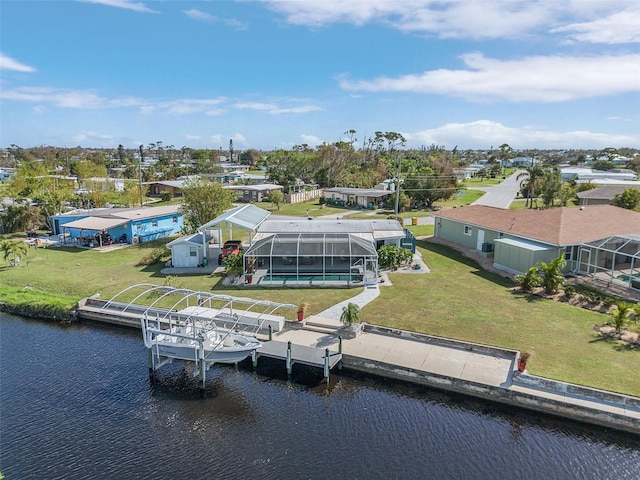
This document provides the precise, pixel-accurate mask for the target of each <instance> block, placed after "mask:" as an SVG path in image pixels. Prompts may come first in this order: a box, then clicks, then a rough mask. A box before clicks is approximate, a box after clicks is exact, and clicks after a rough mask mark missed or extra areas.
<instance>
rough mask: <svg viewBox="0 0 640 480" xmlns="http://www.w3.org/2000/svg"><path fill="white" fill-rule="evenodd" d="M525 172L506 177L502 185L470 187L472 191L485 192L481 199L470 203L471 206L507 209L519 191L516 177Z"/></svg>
mask: <svg viewBox="0 0 640 480" xmlns="http://www.w3.org/2000/svg"><path fill="white" fill-rule="evenodd" d="M524 171H525V170H518V171H516V172H515V173H514V174H512V175H510V176H508V177H507V178H506V179H505V180H504V181H503V182H502V183H500V184H498V185H494V186H490V187H472V188H473V190H482V191H483V192H486V193H485V194H484V195H483V196H482V197H480V198H479V199H478V200H476V201H475V202H473V203H472V205H486V206H487V207H496V208H504V209H507V208H509V205H511V201H512V200H513V199H514V198H515V196H516V193H518V191H519V190H520V181H519V180H518V175H520V174H521V173H522V172H524Z"/></svg>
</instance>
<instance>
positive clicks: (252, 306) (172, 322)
mask: <svg viewBox="0 0 640 480" xmlns="http://www.w3.org/2000/svg"><path fill="white" fill-rule="evenodd" d="M136 289H142V293H139V294H138V295H136V296H135V297H134V298H133V300H131V301H129V302H120V301H118V298H119V297H121V296H122V295H123V294H125V293H126V292H130V291H132V290H136ZM158 293H159V294H160V295H159V296H158V297H157V298H156V299H155V300H154V301H153V302H151V304H150V305H148V306H147V308H146V309H145V310H144V312H143V314H142V316H141V317H140V323H141V327H142V332H143V336H144V341H145V346H146V347H147V352H148V357H149V358H148V360H149V375H150V376H151V377H153V374H154V372H155V371H156V370H157V369H159V368H160V367H162V366H164V365H166V364H167V363H172V362H173V360H175V359H176V358H174V357H171V356H166V355H160V354H159V352H158V351H157V350H156V352H155V353H154V351H153V348H152V343H151V339H150V335H149V333H150V332H151V333H154V332H160V331H163V332H169V331H171V329H172V328H173V327H176V326H184V325H186V324H188V323H191V324H192V326H193V332H194V334H193V336H186V335H180V334H173V333H172V334H171V335H173V336H181V337H184V338H188V339H189V340H192V341H195V342H197V343H198V345H199V346H198V348H195V349H194V358H193V362H194V363H195V366H196V368H195V369H194V376H195V375H196V373H197V375H198V377H199V384H200V388H201V389H204V386H205V381H206V371H207V370H208V369H209V367H210V366H211V365H212V364H213V363H214V362H210V361H207V360H206V358H205V357H204V352H205V349H204V340H202V339H200V338H198V336H197V333H196V332H197V331H198V329H200V330H205V329H216V330H218V331H221V332H226V333H223V338H222V340H221V341H223V340H224V339H225V338H226V337H227V336H228V335H230V334H231V333H237V334H241V335H245V336H250V337H255V335H256V334H257V333H258V332H259V331H260V330H261V329H262V327H263V324H264V322H265V321H266V315H273V314H274V312H276V311H277V310H278V309H280V308H296V306H295V305H292V304H287V303H278V302H272V301H270V300H255V299H251V298H246V297H233V296H230V295H219V294H212V293H209V292H201V291H196V290H191V289H187V288H174V287H169V286H160V285H154V284H146V283H144V284H136V285H132V286H130V287H127V288H125V289H124V290H122V291H120V292H118V293H117V294H116V295H114V296H113V297H112V298H111V299H110V300H109V301H107V303H106V304H105V305H104V307H103V308H110V307H111V306H114V305H116V304H117V305H118V309H119V310H120V311H123V312H126V311H127V309H129V308H131V307H133V306H135V307H136V309H139V307H140V305H139V304H138V303H136V302H138V301H139V300H140V299H141V298H143V297H145V296H148V295H150V294H158ZM171 295H180V296H181V297H180V299H179V300H178V301H176V302H175V303H173V305H171V306H170V307H169V308H166V307H159V306H158V303H159V302H161V301H162V300H163V299H165V298H167V297H169V296H171ZM193 299H195V302H194V303H195V306H197V307H201V308H204V309H206V310H208V311H210V312H214V311H215V313H214V314H213V315H212V316H202V315H198V314H197V313H188V312H181V311H180V310H178V308H179V306H180V304H184V306H185V307H190V306H191V305H190V303H191V300H193ZM212 301H216V302H221V304H222V306H221V307H220V308H218V307H212ZM234 303H235V304H238V303H240V304H245V305H249V307H248V308H246V309H244V310H238V311H242V312H253V313H254V314H257V318H256V322H255V323H251V324H249V323H246V322H241V321H240V320H241V319H242V318H243V317H242V316H241V315H238V314H237V313H234ZM259 307H263V311H262V312H257V311H256V310H257V309H258V308H259ZM227 312H228V313H227ZM261 319H262V320H261ZM219 323H222V325H223V326H220V325H219ZM180 360H183V359H182V358H181V359H180ZM189 361H191V360H189Z"/></svg>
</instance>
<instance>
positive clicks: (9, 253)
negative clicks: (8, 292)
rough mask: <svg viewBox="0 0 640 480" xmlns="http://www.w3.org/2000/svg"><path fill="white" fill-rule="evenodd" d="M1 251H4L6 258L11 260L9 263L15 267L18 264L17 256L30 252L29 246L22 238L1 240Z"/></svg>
mask: <svg viewBox="0 0 640 480" xmlns="http://www.w3.org/2000/svg"><path fill="white" fill-rule="evenodd" d="M0 252H2V254H3V256H4V259H5V260H9V258H11V260H9V265H11V266H13V267H15V266H16V265H17V263H16V258H18V256H19V255H24V256H27V254H28V253H29V247H27V244H26V243H24V242H21V241H20V240H4V241H2V242H0Z"/></svg>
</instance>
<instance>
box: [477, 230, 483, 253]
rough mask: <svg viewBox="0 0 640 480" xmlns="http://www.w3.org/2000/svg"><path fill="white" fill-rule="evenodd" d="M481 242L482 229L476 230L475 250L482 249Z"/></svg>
mask: <svg viewBox="0 0 640 480" xmlns="http://www.w3.org/2000/svg"><path fill="white" fill-rule="evenodd" d="M483 243H484V230H478V241H477V242H476V250H479V251H482V244H483Z"/></svg>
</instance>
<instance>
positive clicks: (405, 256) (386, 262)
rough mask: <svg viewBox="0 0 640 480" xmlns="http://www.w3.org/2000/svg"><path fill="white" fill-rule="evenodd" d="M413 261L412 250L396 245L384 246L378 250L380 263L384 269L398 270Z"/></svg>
mask: <svg viewBox="0 0 640 480" xmlns="http://www.w3.org/2000/svg"><path fill="white" fill-rule="evenodd" d="M411 260H413V253H411V250H408V249H406V248H401V247H398V246H396V245H383V246H382V247H380V248H379V249H378V263H379V264H380V266H382V267H390V268H394V269H397V268H398V267H400V265H402V264H403V263H408V262H410V261H411Z"/></svg>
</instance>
